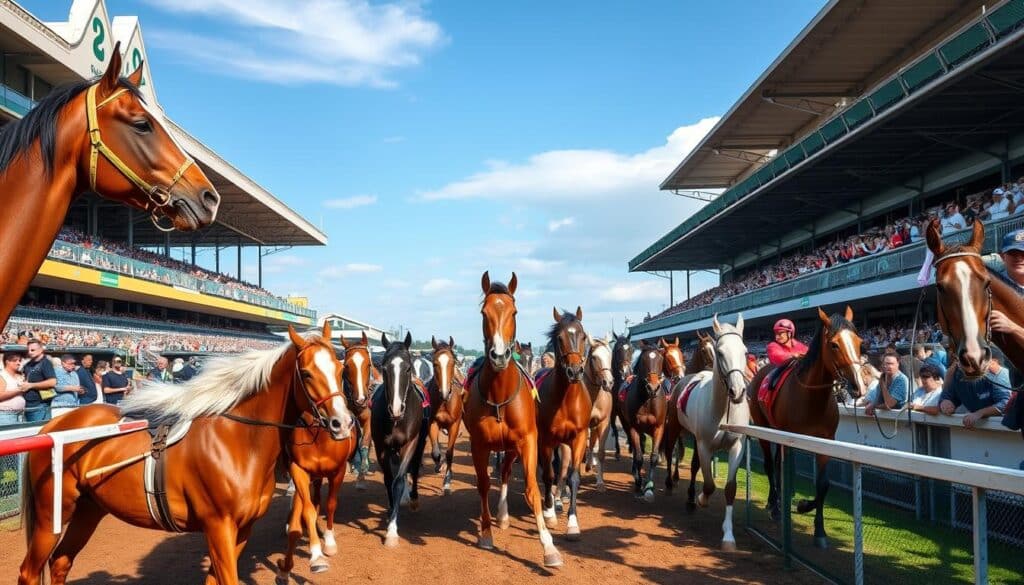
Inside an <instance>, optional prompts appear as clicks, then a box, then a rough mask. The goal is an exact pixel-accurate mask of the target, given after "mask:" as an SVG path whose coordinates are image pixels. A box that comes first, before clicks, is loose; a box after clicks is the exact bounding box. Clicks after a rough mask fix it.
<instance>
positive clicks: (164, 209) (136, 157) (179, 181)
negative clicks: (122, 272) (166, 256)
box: [79, 44, 220, 231]
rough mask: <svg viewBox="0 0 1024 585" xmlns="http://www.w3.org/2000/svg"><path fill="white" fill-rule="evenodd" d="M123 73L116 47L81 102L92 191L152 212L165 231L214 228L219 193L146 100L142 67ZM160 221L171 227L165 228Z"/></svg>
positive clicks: (83, 164)
mask: <svg viewBox="0 0 1024 585" xmlns="http://www.w3.org/2000/svg"><path fill="white" fill-rule="evenodd" d="M121 70H122V64H121V51H120V44H118V45H117V46H115V47H114V50H113V51H112V54H111V59H110V63H109V64H108V65H107V70H106V72H105V73H104V74H103V76H102V77H100V79H99V80H98V81H97V82H96V83H95V84H93V85H91V86H90V87H89V88H88V89H87V90H86V91H85V92H83V93H84V96H83V97H82V99H81V103H82V107H83V108H84V113H83V115H82V119H84V120H86V130H87V132H86V134H87V140H86V141H84V144H85V146H86V147H85V148H83V149H82V152H81V155H80V160H79V168H81V169H89V180H88V183H89V190H91V191H94V192H95V193H97V194H99V195H100V196H102V197H104V198H106V199H110V200H114V201H121V202H123V203H125V204H127V205H130V206H132V207H135V208H136V209H139V210H141V211H145V212H147V213H149V214H150V215H151V217H152V220H153V223H154V224H156V225H157V227H158V228H160V229H163V230H165V231H169V230H170V229H179V230H186V231H188V230H197V229H199V228H202V227H205V226H208V225H210V224H212V223H213V221H214V220H215V219H216V217H217V209H218V207H219V206H220V195H218V194H217V190H216V189H215V188H214V187H213V184H212V183H211V182H210V180H209V179H208V178H207V177H206V175H205V174H204V173H203V171H202V170H201V169H200V168H199V166H198V165H196V164H194V162H193V160H192V158H191V157H189V155H188V154H187V153H186V152H185V151H184V149H183V148H182V147H181V145H179V144H178V143H177V142H176V141H175V140H174V138H173V136H172V135H171V133H170V132H168V130H167V128H165V127H164V125H163V124H162V122H161V120H162V119H163V117H162V116H159V115H156V114H155V113H154V111H153V110H152V108H150V107H147V105H146V103H145V102H144V101H143V99H142V95H141V94H140V93H139V90H138V87H139V85H140V83H141V82H142V74H143V67H142V63H139V65H138V67H137V68H136V69H135V72H134V73H132V74H131V75H129V76H128V77H127V78H122V77H120V75H121ZM82 183H85V180H84V179H83V180H82ZM161 217H164V218H167V219H168V220H170V222H171V227H163V226H161V225H160V224H159V221H160V218H161Z"/></svg>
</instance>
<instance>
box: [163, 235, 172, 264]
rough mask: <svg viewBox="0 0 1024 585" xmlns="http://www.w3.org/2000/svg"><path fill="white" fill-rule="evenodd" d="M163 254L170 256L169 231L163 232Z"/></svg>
mask: <svg viewBox="0 0 1024 585" xmlns="http://www.w3.org/2000/svg"><path fill="white" fill-rule="evenodd" d="M164 256H167V257H168V258H170V256H171V232H164Z"/></svg>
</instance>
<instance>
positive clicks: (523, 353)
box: [516, 341, 535, 376]
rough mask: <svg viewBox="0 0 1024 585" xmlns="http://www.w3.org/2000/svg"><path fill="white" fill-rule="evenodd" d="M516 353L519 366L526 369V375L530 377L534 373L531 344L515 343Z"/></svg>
mask: <svg viewBox="0 0 1024 585" xmlns="http://www.w3.org/2000/svg"><path fill="white" fill-rule="evenodd" d="M516 353H517V354H519V365H521V366H523V368H525V369H526V373H527V374H530V375H531V376H532V375H533V373H534V371H535V370H534V367H533V342H532V341H531V342H530V343H519V342H518V341H517V342H516Z"/></svg>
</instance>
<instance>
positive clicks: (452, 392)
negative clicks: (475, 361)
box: [432, 350, 456, 404]
mask: <svg viewBox="0 0 1024 585" xmlns="http://www.w3.org/2000/svg"><path fill="white" fill-rule="evenodd" d="M445 352H446V353H448V354H449V355H450V356H451V359H452V361H451V368H452V375H451V377H450V379H449V380H448V396H445V397H444V400H443V401H442V402H443V403H444V404H448V401H450V400H451V399H452V394H455V390H453V389H452V385H453V384H455V383H456V382H455V352H454V351H451V350H445ZM437 356H438V352H434V359H433V360H432V361H433V362H434V379H435V380H437V378H438V372H440V371H441V368H439V367H438V364H437ZM437 390H438V392H440V391H441V383H440V382H437Z"/></svg>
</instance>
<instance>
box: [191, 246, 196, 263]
mask: <svg viewBox="0 0 1024 585" xmlns="http://www.w3.org/2000/svg"><path fill="white" fill-rule="evenodd" d="M195 265H196V242H195V240H193V241H192V266H195Z"/></svg>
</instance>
